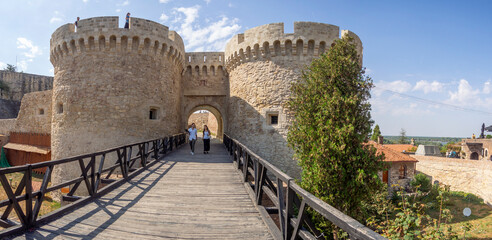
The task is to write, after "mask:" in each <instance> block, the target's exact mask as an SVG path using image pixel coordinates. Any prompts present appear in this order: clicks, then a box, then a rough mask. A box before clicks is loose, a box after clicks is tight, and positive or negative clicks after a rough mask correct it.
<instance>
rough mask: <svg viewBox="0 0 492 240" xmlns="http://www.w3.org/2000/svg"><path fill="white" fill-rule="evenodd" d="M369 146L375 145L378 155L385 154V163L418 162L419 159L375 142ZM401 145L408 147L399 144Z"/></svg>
mask: <svg viewBox="0 0 492 240" xmlns="http://www.w3.org/2000/svg"><path fill="white" fill-rule="evenodd" d="M368 144H371V145H373V146H374V147H375V148H376V149H377V154H380V153H384V156H385V158H384V160H383V161H385V162H418V161H417V159H415V158H413V157H410V156H408V155H407V154H404V153H401V152H398V151H396V150H394V149H392V148H389V147H387V146H388V145H381V144H378V143H376V142H374V141H369V143H368ZM390 145H393V144H390ZM399 145H407V144H399ZM408 145H409V144H408Z"/></svg>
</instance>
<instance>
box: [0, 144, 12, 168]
mask: <svg viewBox="0 0 492 240" xmlns="http://www.w3.org/2000/svg"><path fill="white" fill-rule="evenodd" d="M4 167H10V164H9V161H7V156H5V152H4V151H3V147H2V149H1V150H0V168H4Z"/></svg>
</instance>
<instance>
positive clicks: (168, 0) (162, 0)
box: [159, 0, 171, 3]
mask: <svg viewBox="0 0 492 240" xmlns="http://www.w3.org/2000/svg"><path fill="white" fill-rule="evenodd" d="M170 1H171V0H159V2H160V3H168V2H170Z"/></svg>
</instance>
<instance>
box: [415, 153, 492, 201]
mask: <svg viewBox="0 0 492 240" xmlns="http://www.w3.org/2000/svg"><path fill="white" fill-rule="evenodd" d="M414 157H415V158H416V159H417V160H418V161H419V162H418V163H417V171H418V172H422V173H424V174H426V175H428V176H431V177H432V180H433V181H436V180H437V181H439V182H440V183H443V184H447V185H451V190H453V191H463V192H467V193H473V194H475V195H477V196H479V197H481V198H483V199H484V200H485V202H487V203H488V204H492V161H476V160H465V159H456V158H444V157H431V156H417V155H415V156H414Z"/></svg>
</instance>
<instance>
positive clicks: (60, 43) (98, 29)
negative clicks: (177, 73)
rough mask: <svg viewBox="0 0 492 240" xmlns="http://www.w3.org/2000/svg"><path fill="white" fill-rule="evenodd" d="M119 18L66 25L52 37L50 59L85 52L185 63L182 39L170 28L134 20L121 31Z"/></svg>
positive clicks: (98, 18) (146, 21) (52, 60)
mask: <svg viewBox="0 0 492 240" xmlns="http://www.w3.org/2000/svg"><path fill="white" fill-rule="evenodd" d="M118 19H119V18H118V17H95V18H88V19H82V20H80V21H79V22H78V28H77V29H75V25H74V24H65V25H63V26H61V27H59V28H58V29H56V31H55V32H54V33H53V34H52V36H51V40H50V60H51V62H52V63H53V64H54V65H55V63H56V62H57V61H59V60H61V59H63V58H64V57H66V56H69V55H70V56H72V55H77V54H81V53H83V52H85V51H110V52H111V51H115V52H119V51H121V52H136V53H144V54H149V55H152V56H154V57H163V56H166V57H169V58H170V59H171V60H172V61H174V62H175V63H176V64H180V65H181V66H183V64H184V55H185V54H184V44H183V40H182V38H181V37H180V36H179V35H178V34H177V33H176V32H174V31H169V28H168V27H167V26H164V25H161V24H159V23H156V22H153V21H150V20H146V19H141V18H131V20H130V28H129V29H126V28H119V26H118Z"/></svg>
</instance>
